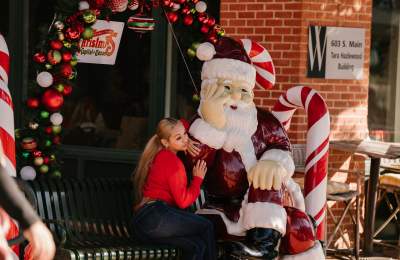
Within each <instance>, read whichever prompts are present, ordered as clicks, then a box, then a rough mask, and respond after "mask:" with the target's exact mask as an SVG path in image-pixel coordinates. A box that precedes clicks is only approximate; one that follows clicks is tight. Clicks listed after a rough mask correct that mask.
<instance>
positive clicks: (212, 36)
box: [207, 33, 218, 44]
mask: <svg viewBox="0 0 400 260" xmlns="http://www.w3.org/2000/svg"><path fill="white" fill-rule="evenodd" d="M207 41H209V42H211V43H212V44H216V43H217V42H218V37H217V35H216V34H215V33H210V34H208V35H207Z"/></svg>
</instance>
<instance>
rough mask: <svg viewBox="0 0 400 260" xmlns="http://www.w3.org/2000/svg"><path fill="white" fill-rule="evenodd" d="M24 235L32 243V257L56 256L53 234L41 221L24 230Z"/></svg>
mask: <svg viewBox="0 0 400 260" xmlns="http://www.w3.org/2000/svg"><path fill="white" fill-rule="evenodd" d="M24 236H25V237H26V238H27V239H28V241H29V242H30V245H31V250H32V251H31V253H32V255H31V258H30V260H31V259H33V260H51V259H53V258H54V254H55V252H56V247H55V245H54V241H53V236H52V235H51V233H50V231H49V230H48V229H47V227H46V226H45V225H44V224H43V222H41V221H37V222H36V223H34V224H33V225H31V226H30V227H29V228H28V229H26V230H25V231H24Z"/></svg>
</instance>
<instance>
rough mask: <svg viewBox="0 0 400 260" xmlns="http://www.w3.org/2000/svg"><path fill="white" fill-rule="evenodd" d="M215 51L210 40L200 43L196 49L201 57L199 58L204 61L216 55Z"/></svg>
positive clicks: (198, 56)
mask: <svg viewBox="0 0 400 260" xmlns="http://www.w3.org/2000/svg"><path fill="white" fill-rule="evenodd" d="M215 53H216V52H215V48H214V45H212V44H211V43H209V42H203V43H202V44H200V45H199V47H198V48H197V50H196V56H197V58H199V60H202V61H208V60H211V59H212V58H213V57H214V54H215Z"/></svg>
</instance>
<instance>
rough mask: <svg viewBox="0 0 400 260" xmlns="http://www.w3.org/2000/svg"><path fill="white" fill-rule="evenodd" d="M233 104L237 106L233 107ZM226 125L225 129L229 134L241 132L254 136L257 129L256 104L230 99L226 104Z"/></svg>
mask: <svg viewBox="0 0 400 260" xmlns="http://www.w3.org/2000/svg"><path fill="white" fill-rule="evenodd" d="M232 106H234V107H236V109H233V108H232ZM224 112H225V117H226V125H225V128H224V130H225V131H226V132H228V134H230V133H231V132H232V133H241V134H243V135H245V136H248V135H250V136H252V135H253V134H254V132H255V131H256V129H257V109H256V106H255V104H254V103H253V102H252V103H250V104H248V103H244V102H242V101H232V100H230V101H228V103H227V104H225V106H224Z"/></svg>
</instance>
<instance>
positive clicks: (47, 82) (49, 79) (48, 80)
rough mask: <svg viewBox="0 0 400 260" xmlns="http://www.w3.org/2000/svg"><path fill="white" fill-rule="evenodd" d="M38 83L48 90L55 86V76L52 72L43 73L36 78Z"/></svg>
mask: <svg viewBox="0 0 400 260" xmlns="http://www.w3.org/2000/svg"><path fill="white" fill-rule="evenodd" d="M36 82H37V83H38V84H39V86H41V87H43V88H48V87H50V86H51V85H52V84H53V75H51V74H50V72H47V71H42V72H40V73H39V74H38V75H37V77H36Z"/></svg>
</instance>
